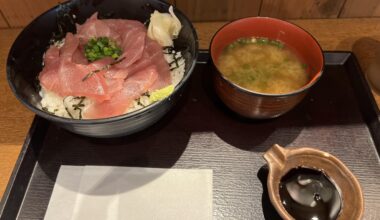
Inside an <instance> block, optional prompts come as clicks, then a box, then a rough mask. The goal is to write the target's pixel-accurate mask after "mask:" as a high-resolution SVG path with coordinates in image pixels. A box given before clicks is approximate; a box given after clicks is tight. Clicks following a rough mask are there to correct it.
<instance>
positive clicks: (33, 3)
mask: <svg viewBox="0 0 380 220" xmlns="http://www.w3.org/2000/svg"><path fill="white" fill-rule="evenodd" d="M168 1H169V2H170V3H172V4H174V5H176V6H177V7H178V8H179V9H180V10H182V11H183V12H184V13H185V14H186V15H187V16H188V17H190V18H191V20H192V21H194V22H199V21H229V20H233V19H237V18H241V17H247V16H258V15H259V16H270V17H277V18H283V19H307V18H358V17H380V1H379V0H168ZM59 2H62V0H61V1H59V0H0V28H18V27H24V26H26V25H27V24H28V23H29V22H30V21H31V20H33V18H35V17H37V16H38V15H39V14H41V13H42V12H44V11H46V10H47V9H49V8H51V7H52V6H54V5H56V4H57V3H59Z"/></svg>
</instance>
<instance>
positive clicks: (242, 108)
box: [210, 17, 324, 119]
mask: <svg viewBox="0 0 380 220" xmlns="http://www.w3.org/2000/svg"><path fill="white" fill-rule="evenodd" d="M243 37H265V38H269V39H271V40H278V41H281V42H283V43H284V44H285V45H286V46H287V47H288V48H290V49H291V50H292V51H293V52H294V53H295V54H296V55H297V56H298V57H299V58H300V60H302V62H304V63H305V64H306V65H307V67H308V68H307V73H308V74H310V76H309V79H310V80H309V82H308V83H307V84H306V85H304V86H303V87H302V88H300V89H298V90H295V91H292V92H289V93H284V94H267V93H260V92H255V91H251V90H248V89H245V88H243V87H240V86H238V85H237V84H234V83H232V82H230V81H229V80H227V79H226V78H225V77H224V76H223V75H222V74H221V73H220V71H219V70H218V68H217V62H218V58H219V56H220V54H221V53H222V51H223V50H224V48H225V47H227V46H228V45H229V44H231V43H232V42H234V41H236V40H237V39H239V38H243ZM210 53H211V58H212V61H213V64H214V67H215V68H214V71H213V72H214V73H213V81H214V87H215V90H216V93H217V94H218V96H219V97H220V99H221V100H222V101H223V102H224V103H225V104H226V105H227V106H228V107H229V108H230V109H232V110H233V111H235V112H236V113H238V114H240V115H242V116H245V117H249V118H257V119H265V118H274V117H278V116H280V115H282V114H284V113H286V112H288V111H290V110H291V109H292V108H293V107H294V106H296V105H297V104H298V103H299V102H300V101H301V100H302V99H303V98H304V97H305V95H306V94H307V92H308V91H309V89H310V88H311V87H312V86H313V85H315V83H316V82H317V81H318V80H319V78H320V77H321V75H322V72H323V67H324V59H323V53H322V50H321V47H320V46H319V44H318V42H317V41H316V40H315V39H314V38H313V36H311V35H310V34H309V33H308V32H306V31H305V30H303V29H302V28H300V27H298V26H296V25H294V24H292V23H289V22H286V21H283V20H279V19H275V18H268V17H248V18H243V19H239V20H236V21H233V22H231V23H228V24H226V25H225V26H223V27H222V28H221V29H220V30H219V31H218V32H217V33H216V34H215V35H214V37H213V39H212V41H211V45H210Z"/></svg>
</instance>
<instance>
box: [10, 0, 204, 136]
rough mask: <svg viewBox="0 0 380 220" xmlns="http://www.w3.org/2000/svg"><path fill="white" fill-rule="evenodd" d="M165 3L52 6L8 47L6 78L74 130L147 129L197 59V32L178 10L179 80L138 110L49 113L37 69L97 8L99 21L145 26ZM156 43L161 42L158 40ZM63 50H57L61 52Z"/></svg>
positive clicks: (120, 0)
mask: <svg viewBox="0 0 380 220" xmlns="http://www.w3.org/2000/svg"><path fill="white" fill-rule="evenodd" d="M169 7H170V5H169V4H168V3H166V2H163V1H159V0H145V1H142V0H107V1H95V0H93V1H84V0H83V1H79V0H78V1H75V0H74V1H69V2H66V3H63V4H60V5H58V6H56V7H54V8H52V9H50V10H49V11H47V12H45V13H44V14H42V15H41V16H39V17H38V18H36V19H35V20H34V21H32V22H31V23H30V24H29V25H28V26H27V27H26V28H25V29H24V30H23V31H22V32H21V33H20V35H19V36H18V37H17V39H16V41H15V42H14V43H13V45H12V48H11V50H10V52H9V55H8V60H7V78H8V82H9V85H10V87H11V89H12V91H13V93H14V94H15V96H16V97H17V98H18V99H19V100H20V101H21V102H22V103H23V104H24V105H25V106H26V107H27V108H29V109H30V110H32V111H33V112H35V113H36V114H37V115H38V116H41V117H43V118H45V119H47V120H49V121H52V122H54V123H56V124H58V125H59V126H61V127H63V128H65V129H67V130H69V131H72V132H74V133H78V134H82V135H86V136H92V137H117V136H123V135H128V134H131V133H135V132H137V131H141V130H143V129H145V128H147V127H149V126H150V125H152V124H154V123H155V122H157V121H158V120H159V119H160V118H162V117H163V116H164V115H165V114H166V113H167V112H168V111H169V110H170V108H171V107H172V106H173V105H174V104H175V103H176V101H177V100H178V99H179V98H180V96H181V93H182V91H183V89H184V86H185V84H186V82H187V81H188V78H189V77H190V75H191V73H192V71H193V69H194V66H195V63H196V58H197V51H198V41H197V36H196V32H195V30H194V28H193V26H192V24H191V22H190V21H189V20H188V19H187V18H186V16H185V15H183V14H182V13H181V12H180V11H179V10H177V9H174V14H175V16H176V17H177V18H178V19H179V21H180V23H181V26H182V28H181V30H180V32H179V34H178V36H177V37H176V39H174V40H173V44H174V45H173V47H174V50H175V51H179V52H180V53H181V56H182V59H183V61H182V64H183V63H184V64H183V65H184V74H183V78H182V80H180V82H179V83H176V85H175V87H174V91H172V92H171V94H170V95H168V96H167V97H165V98H163V99H160V100H159V101H156V102H154V103H152V104H150V105H148V106H146V107H141V106H140V107H139V106H137V110H136V108H135V109H132V110H131V111H129V112H125V113H123V114H120V115H113V116H112V117H107V118H99V119H85V120H80V119H73V118H70V117H72V116H71V114H69V115H70V117H61V115H57V114H52V112H51V110H49V109H46V107H45V108H44V106H43V104H42V105H41V103H45V102H46V100H48V99H47V98H46V92H45V94H43V93H44V92H43V90H41V84H43V83H45V84H49V80H46V78H45V79H43V80H45V81H44V82H43V83H41V82H42V80H41V77H40V73H41V74H42V72H44V71H45V69H44V68H45V67H47V65H48V64H46V62H47V60H46V59H47V58H46V55H47V53H46V51H47V50H48V49H49V47H50V46H51V45H52V44H54V43H56V44H57V42H59V41H60V40H62V39H65V36H66V39H67V35H66V33H68V32H71V33H74V34H75V33H76V31H77V27H78V26H76V24H83V23H85V22H86V20H87V19H89V18H90V17H91V16H92V15H94V13H95V12H97V17H98V18H99V19H128V20H137V21H140V22H142V23H144V24H147V25H148V24H149V21H150V17H151V14H152V13H153V12H154V11H155V10H156V11H158V12H161V13H168V11H169ZM93 17H96V14H95V16H93ZM160 44H161V45H162V43H161V42H160ZM45 53H46V54H45ZM62 53H63V52H62V50H61V52H60V54H62ZM60 56H61V55H60ZM127 56H128V54H127ZM44 57H45V58H44ZM73 57H74V55H73ZM166 57H167V56H166ZM125 60H126V59H125ZM125 60H121V62H120V63H118V64H116V65H123V64H122V62H124V61H125ZM166 60H167V59H166ZM167 61H168V60H167ZM168 62H170V61H168ZM170 67H171V66H170V65H169V68H170ZM170 70H172V69H170ZM45 72H46V71H45ZM175 74H177V73H175ZM45 75H46V74H45ZM172 76H173V72H172ZM86 77H87V75H86ZM96 77H98V76H96ZM86 79H87V78H86ZM40 80H41V82H40ZM82 80H85V78H83V79H82ZM61 84H62V83H60V84H58V85H59V86H60V85H61ZM42 97H44V99H42ZM143 98H146V97H143ZM49 99H50V97H49ZM41 100H42V102H41ZM45 104H46V103H45ZM134 105H135V107H136V104H134ZM47 110H48V111H47ZM80 114H81V113H80ZM80 116H81V115H80Z"/></svg>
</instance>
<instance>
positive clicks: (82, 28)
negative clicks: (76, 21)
mask: <svg viewBox="0 0 380 220" xmlns="http://www.w3.org/2000/svg"><path fill="white" fill-rule="evenodd" d="M97 17H98V13H97V12H96V13H94V14H93V15H92V16H91V17H90V18H89V19H87V20H86V22H85V23H84V24H83V25H77V36H78V37H79V38H80V39H81V44H85V43H87V41H88V40H89V39H90V38H94V37H108V38H110V39H112V40H114V41H116V42H117V43H119V44H120V43H121V41H120V34H119V33H118V32H116V31H115V30H113V29H112V28H111V27H110V26H109V25H107V23H106V22H104V21H103V20H99V19H98V18H97Z"/></svg>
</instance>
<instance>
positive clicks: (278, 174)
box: [264, 144, 364, 220]
mask: <svg viewBox="0 0 380 220" xmlns="http://www.w3.org/2000/svg"><path fill="white" fill-rule="evenodd" d="M264 158H265V160H266V161H267V163H268V166H269V174H268V179H267V187H268V194H269V198H270V200H271V203H272V204H273V206H274V207H275V209H276V210H277V212H278V213H279V214H280V216H281V217H282V218H283V219H297V218H295V217H294V216H292V215H291V214H290V213H289V212H288V211H289V209H286V207H285V206H286V205H287V204H286V203H284V200H283V198H282V197H283V196H282V195H283V194H282V192H281V187H280V186H281V184H282V181H283V179H284V177H286V176H287V175H288V174H289V173H291V172H292V171H293V170H294V169H298V168H300V167H302V168H308V169H312V170H315V171H321V172H322V173H323V174H325V175H326V177H328V178H329V179H330V180H331V182H332V183H333V184H334V185H335V187H336V189H337V191H338V192H339V195H340V208H339V210H338V211H337V212H335V213H337V216H336V217H334V218H331V219H338V220H350V219H352V220H357V219H361V218H362V215H363V211H364V199H363V192H362V189H361V187H360V184H359V182H358V180H357V179H356V177H355V176H354V175H353V174H352V172H351V171H350V170H349V169H348V168H347V167H346V166H345V165H344V164H343V163H342V162H341V161H340V160H339V159H338V158H336V157H334V156H333V155H331V154H329V153H326V152H323V151H320V150H317V149H313V148H308V147H302V148H296V147H288V148H283V147H281V146H279V145H277V144H276V145H274V146H273V147H272V148H270V149H269V150H268V151H267V152H266V153H265V154H264ZM298 180H299V179H298ZM301 187H303V186H301ZM301 193H304V191H302V192H301ZM335 208H336V207H335ZM298 214H300V215H301V216H302V215H305V213H302V212H298ZM309 219H314V218H309ZM315 219H320V218H315Z"/></svg>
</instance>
